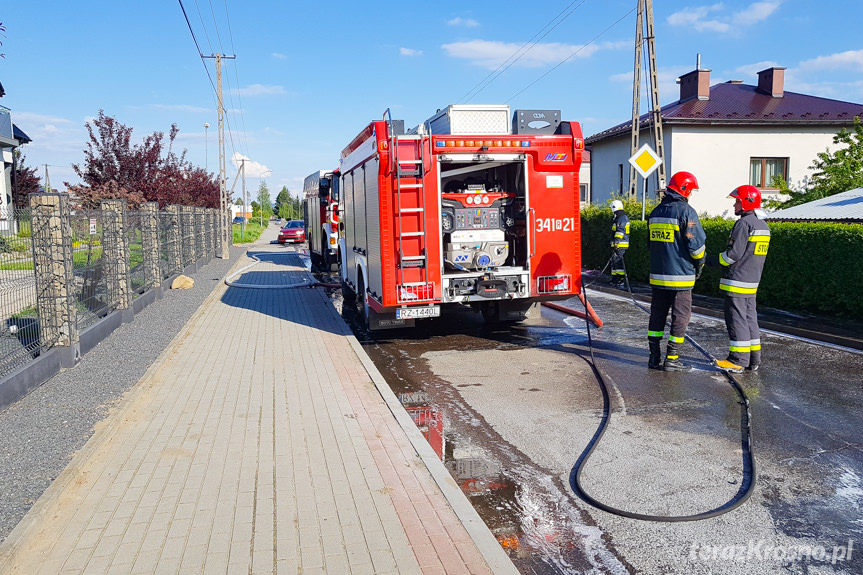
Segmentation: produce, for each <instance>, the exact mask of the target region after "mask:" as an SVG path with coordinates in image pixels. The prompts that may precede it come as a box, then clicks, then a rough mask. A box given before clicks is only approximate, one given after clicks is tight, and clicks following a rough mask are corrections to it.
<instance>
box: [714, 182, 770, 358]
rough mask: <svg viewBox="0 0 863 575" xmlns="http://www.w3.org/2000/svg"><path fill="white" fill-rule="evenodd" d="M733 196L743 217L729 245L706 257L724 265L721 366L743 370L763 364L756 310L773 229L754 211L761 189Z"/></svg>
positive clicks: (745, 188) (746, 188) (737, 191)
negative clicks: (724, 339)
mask: <svg viewBox="0 0 863 575" xmlns="http://www.w3.org/2000/svg"><path fill="white" fill-rule="evenodd" d="M728 197H729V198H734V199H735V201H734V214H735V215H738V216H740V219H738V220H737V221H736V222H734V227H733V228H731V237H729V238H728V248H727V249H726V250H725V251H724V252H722V253H721V254H719V255H718V256H711V257H710V258H707V262H708V264H709V265H710V266H711V267H713V266H716V267H722V268H723V272H722V279H721V280H720V281H719V289H721V290H722V291H724V292H725V327H726V328H727V329H728V339H729V345H728V357H727V358H726V359H723V360H721V361H717V362H716V365H717V367H719V369H722V370H724V371H730V372H732V373H740V372H742V371H743V369H744V368H746V369H750V370H752V371H755V370H757V369H758V367H759V366H760V365H761V332H760V330H759V328H758V313H757V311H756V309H755V292H756V291H758V284H759V282H760V281H761V272H762V271H763V270H764V260H766V259H767V248H768V247H769V246H770V228H769V227H768V226H767V223H766V222H765V221H764V220H762V219H760V218H759V217H758V215H757V214H756V212H755V210H757V209H759V208H761V192H760V191H759V190H758V188H756V187H755V186H749V185H746V186H740V187H739V188H736V189H735V190H734V191H733V192H731V194H730V195H729V196H728Z"/></svg>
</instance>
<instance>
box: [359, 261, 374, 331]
mask: <svg viewBox="0 0 863 575" xmlns="http://www.w3.org/2000/svg"><path fill="white" fill-rule="evenodd" d="M356 304H357V311H358V312H359V313H360V319H361V320H362V323H363V327H365V328H366V329H368V328H369V317H370V316H371V312H370V310H369V299H368V297H367V295H366V286H365V281H363V276H362V274H357V298H356Z"/></svg>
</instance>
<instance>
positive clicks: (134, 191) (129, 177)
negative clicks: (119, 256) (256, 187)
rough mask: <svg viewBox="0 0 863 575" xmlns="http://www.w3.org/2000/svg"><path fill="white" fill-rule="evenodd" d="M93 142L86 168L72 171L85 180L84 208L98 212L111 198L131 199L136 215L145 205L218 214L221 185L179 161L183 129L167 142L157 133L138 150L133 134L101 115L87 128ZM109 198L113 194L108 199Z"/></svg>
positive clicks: (173, 129) (79, 189)
mask: <svg viewBox="0 0 863 575" xmlns="http://www.w3.org/2000/svg"><path fill="white" fill-rule="evenodd" d="M85 126H86V128H87V133H88V135H89V139H88V141H87V149H85V150H84V162H83V164H81V165H79V164H73V165H72V169H73V170H74V171H75V173H76V174H77V175H78V177H80V178H81V180H83V182H84V183H83V185H80V186H70V185H69V183H68V182H67V183H66V185H67V187H70V189H71V188H74V192H75V194H76V195H77V196H78V198H79V199H80V201H81V205H82V206H84V207H96V206H98V203H99V201H101V200H102V199H107V198H108V197H110V195H111V194H118V195H117V196H116V197H118V198H125V199H126V200H127V202H128V204H129V207H130V208H131V209H136V208H137V207H138V205H139V204H140V203H141V202H142V201H150V202H158V203H159V206H160V207H164V206H165V205H168V204H183V205H189V206H202V207H209V208H217V207H219V205H220V201H219V184H218V182H217V181H216V180H215V179H213V178H212V177H211V176H210V175H209V174H208V173H207V172H206V171H205V170H204V169H202V168H199V167H196V166H194V165H192V164H191V162H189V161H188V160H186V151H185V150H184V151H183V152H182V153H181V154H180V155H179V156H178V155H177V154H176V153H175V152H174V151H173V148H172V146H173V143H174V140H175V139H176V137H177V134H178V132H179V129H178V128H177V125H176V124H173V125H172V126H171V131H170V132H169V133H168V138H167V142H166V140H165V134H164V133H163V132H153V133H152V134H151V135H149V136H147V137H145V138H144V140H143V142H142V143H141V144H138V145H134V146H133V145H132V128H129V127H127V126H125V125H123V124H121V123H120V122H118V121H117V119H116V118H113V117H110V116H106V115H105V112H104V110H99V114H98V115H97V117H96V119H95V120H93V123H92V125H91V124H90V122H87V123H86V124H85ZM106 194H108V195H107V196H106Z"/></svg>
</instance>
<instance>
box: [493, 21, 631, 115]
mask: <svg viewBox="0 0 863 575" xmlns="http://www.w3.org/2000/svg"><path fill="white" fill-rule="evenodd" d="M633 12H635V8H633V9H632V10H630V11H629V12H627V13H626V14H624V15H623V16H621V17H620V18H618V19H617V20H616V21H615V22H614V23H612V24H611V25H610V26H608V27H607V28H606V29H605V30H603V31H602V32H600V33H599V34H597V35H596V36H594V37H593V38H591V40H590V41H589V42H588V43H587V44H585V45H584V46H582V47H581V48H579V49H578V50H576V51H575V52H573V53H572V54H570V55H569V56H567V57H566V58H564V59H563V60H561V61H560V62H558V63H557V64H555V65H554V66H552V67H551V68H550V69H549V70H548V71H547V72H546V73H545V74H543V75H541V76H540V77H539V78H537V79H536V80H534V81H533V82H531V83H530V84H528V85H527V86H525V87H524V88H522V89H521V90H519V91H518V92H516V93H515V94H513V95H512V96H511V97H510V98H509V100H507V101H506V102H505V103H506V104H509V103H510V102H511V101H513V100H514V99H515V98H516V96H518V95H519V94H521V93H522V92H524V91H525V90H527V89H528V88H530V87H531V86H533V85H534V84H536V83H537V82H539V81H540V80H542V79H543V78H545V77H546V76H548V75H549V74H551V73H552V72H554V71H555V70H556V69H558V68H560V67H561V66H563V65H564V64H565V63H567V62H568V61H569V60H571V59H572V58H573V57H575V56H577V55H578V54H579V53H580V52H581V51H582V50H584V49H585V48H587V47H588V46H590V45H591V44H593V43H594V42H596V41H597V40H598V39H599V38H600V37H602V36H603V35H605V33H606V32H608V31H609V30H611V29H612V28H614V27H615V26H617V25H618V24H620V23H621V22H622V21H623V20H624V19H626V17H627V16H629V15H630V14H632V13H633Z"/></svg>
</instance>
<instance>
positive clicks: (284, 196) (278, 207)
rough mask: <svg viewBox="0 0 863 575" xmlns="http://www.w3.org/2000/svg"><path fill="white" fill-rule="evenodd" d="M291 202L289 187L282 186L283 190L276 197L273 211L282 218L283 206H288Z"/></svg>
mask: <svg viewBox="0 0 863 575" xmlns="http://www.w3.org/2000/svg"><path fill="white" fill-rule="evenodd" d="M290 201H291V193H290V192H289V191H288V188H287V186H282V190H281V191H280V192H279V194H278V195H277V196H276V203H275V205H274V206H273V209H274V210H275V211H276V213H277V214H279V217H281V216H282V205H283V204H288V203H290Z"/></svg>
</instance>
